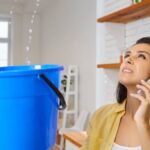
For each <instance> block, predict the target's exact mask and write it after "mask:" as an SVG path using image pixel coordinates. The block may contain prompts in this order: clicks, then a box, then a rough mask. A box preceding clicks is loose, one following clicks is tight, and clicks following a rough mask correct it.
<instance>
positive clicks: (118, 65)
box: [97, 63, 120, 69]
mask: <svg viewBox="0 0 150 150" xmlns="http://www.w3.org/2000/svg"><path fill="white" fill-rule="evenodd" d="M119 67H120V63H114V64H98V65H97V68H104V69H119Z"/></svg>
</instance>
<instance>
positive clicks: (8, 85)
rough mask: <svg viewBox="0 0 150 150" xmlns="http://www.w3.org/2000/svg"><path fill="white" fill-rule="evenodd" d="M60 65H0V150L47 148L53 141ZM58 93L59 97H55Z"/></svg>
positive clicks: (62, 105)
mask: <svg viewBox="0 0 150 150" xmlns="http://www.w3.org/2000/svg"><path fill="white" fill-rule="evenodd" d="M61 70H63V67H62V66H59V65H29V66H10V67H0V150H10V149H12V150H49V149H50V148H51V147H52V146H53V145H54V143H55V139H56V130H57V116H58V109H63V108H65V101H64V99H63V96H62V94H61V93H60V92H59V90H58V88H59V83H60V71H61ZM58 97H59V100H58Z"/></svg>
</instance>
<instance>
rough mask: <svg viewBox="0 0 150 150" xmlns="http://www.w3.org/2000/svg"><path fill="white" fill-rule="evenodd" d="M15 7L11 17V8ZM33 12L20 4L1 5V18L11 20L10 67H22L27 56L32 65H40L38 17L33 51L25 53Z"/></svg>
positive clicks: (35, 25)
mask: <svg viewBox="0 0 150 150" xmlns="http://www.w3.org/2000/svg"><path fill="white" fill-rule="evenodd" d="M12 6H13V7H14V9H13V14H12V15H10V10H11V7H12ZM31 15H32V13H31V12H26V11H24V6H23V5H21V4H20V3H15V5H14V3H5V2H3V3H1V4H0V17H9V18H10V19H11V50H10V64H9V65H22V64H25V58H26V55H28V56H29V59H30V61H31V63H40V62H39V60H40V58H39V53H40V52H39V51H40V41H39V38H40V35H39V33H40V31H39V28H40V18H39V16H38V15H36V17H35V21H34V24H33V27H32V28H33V34H32V37H33V38H32V39H33V40H32V43H31V50H30V51H29V52H28V54H27V53H26V51H25V47H26V45H28V43H27V42H28V36H29V34H28V29H29V28H30V19H31Z"/></svg>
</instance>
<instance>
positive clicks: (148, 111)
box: [131, 80, 150, 125]
mask: <svg viewBox="0 0 150 150" xmlns="http://www.w3.org/2000/svg"><path fill="white" fill-rule="evenodd" d="M137 88H138V89H140V90H142V91H143V92H144V95H145V96H142V95H139V94H131V96H133V97H134V98H137V99H138V100H139V101H140V105H139V107H138V109H137V111H136V113H135V115H134V120H135V121H136V123H137V124H142V125H149V118H150V84H149V83H147V82H145V81H144V80H141V85H137Z"/></svg>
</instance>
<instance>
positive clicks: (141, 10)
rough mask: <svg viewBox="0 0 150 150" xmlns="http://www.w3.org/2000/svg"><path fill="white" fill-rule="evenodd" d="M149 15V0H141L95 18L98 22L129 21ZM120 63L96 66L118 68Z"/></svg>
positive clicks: (98, 66)
mask: <svg viewBox="0 0 150 150" xmlns="http://www.w3.org/2000/svg"><path fill="white" fill-rule="evenodd" d="M148 16H150V0H143V1H142V2H141V3H138V4H133V5H131V6H129V7H126V8H123V9H121V10H118V11H116V12H114V13H111V14H108V15H106V16H103V17H101V18H98V19H97V22H98V23H104V22H112V23H129V22H132V21H135V20H138V19H141V18H144V17H148ZM120 64H121V60H120V63H109V64H98V65H97V68H104V69H119V67H120Z"/></svg>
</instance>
